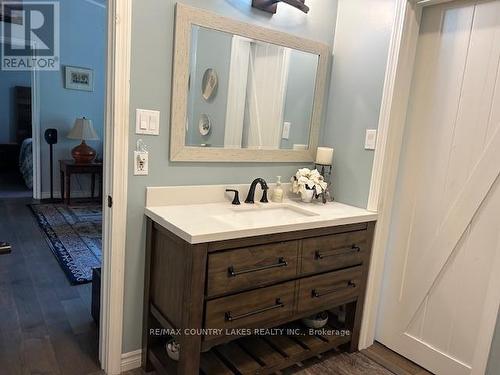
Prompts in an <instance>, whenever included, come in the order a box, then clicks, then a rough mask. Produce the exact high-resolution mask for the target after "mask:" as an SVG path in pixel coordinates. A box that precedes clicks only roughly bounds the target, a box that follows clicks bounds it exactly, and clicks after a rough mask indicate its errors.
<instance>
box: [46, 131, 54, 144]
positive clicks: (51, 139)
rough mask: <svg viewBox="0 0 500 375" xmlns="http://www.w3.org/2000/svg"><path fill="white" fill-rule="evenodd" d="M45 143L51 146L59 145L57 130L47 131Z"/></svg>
mask: <svg viewBox="0 0 500 375" xmlns="http://www.w3.org/2000/svg"><path fill="white" fill-rule="evenodd" d="M45 141H46V142H47V143H48V144H49V145H55V144H56V143H57V129H47V130H45Z"/></svg>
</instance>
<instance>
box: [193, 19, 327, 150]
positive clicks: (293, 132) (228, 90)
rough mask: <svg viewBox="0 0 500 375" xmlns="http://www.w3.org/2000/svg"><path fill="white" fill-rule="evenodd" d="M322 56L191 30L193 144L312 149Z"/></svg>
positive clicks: (237, 147)
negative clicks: (317, 77) (318, 76)
mask: <svg viewBox="0 0 500 375" xmlns="http://www.w3.org/2000/svg"><path fill="white" fill-rule="evenodd" d="M318 63H319V58H318V55H315V54H312V53H307V52H303V51H299V50H294V49H291V48H287V47H282V46H278V45H275V44H270V43H266V42H262V41H258V40H254V39H249V38H246V37H242V36H238V35H232V34H229V33H226V32H222V31H218V30H213V29H208V28H204V27H201V26H192V29H191V46H190V61H189V65H190V66H189V73H190V79H189V93H188V108H187V112H188V113H187V124H186V145H187V146H194V147H221V148H228V149H239V148H246V149H261V150H265V149H268V150H275V149H296V150H304V149H307V148H308V144H309V134H310V129H311V117H312V113H313V102H314V91H315V87H316V73H317V68H318Z"/></svg>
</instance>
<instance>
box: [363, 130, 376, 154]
mask: <svg viewBox="0 0 500 375" xmlns="http://www.w3.org/2000/svg"><path fill="white" fill-rule="evenodd" d="M376 145H377V130H376V129H366V135H365V150H375V146H376Z"/></svg>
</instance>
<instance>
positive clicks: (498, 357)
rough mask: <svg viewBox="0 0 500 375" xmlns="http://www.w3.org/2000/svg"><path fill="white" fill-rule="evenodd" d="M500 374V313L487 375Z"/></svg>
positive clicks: (499, 312) (499, 313)
mask: <svg viewBox="0 0 500 375" xmlns="http://www.w3.org/2000/svg"><path fill="white" fill-rule="evenodd" d="M498 374H500V311H498V316H497V327H496V329H495V336H494V337H493V343H492V345H491V350H490V359H489V361H488V368H487V370H486V375H498Z"/></svg>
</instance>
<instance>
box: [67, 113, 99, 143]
mask: <svg viewBox="0 0 500 375" xmlns="http://www.w3.org/2000/svg"><path fill="white" fill-rule="evenodd" d="M68 138H69V139H81V140H82V141H97V140H99V137H98V136H97V133H96V132H95V130H94V127H93V126H92V120H89V119H87V118H85V117H83V118H77V119H76V120H75V124H74V125H73V129H71V131H70V132H69V134H68Z"/></svg>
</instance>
